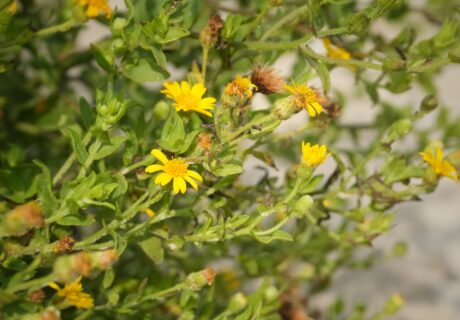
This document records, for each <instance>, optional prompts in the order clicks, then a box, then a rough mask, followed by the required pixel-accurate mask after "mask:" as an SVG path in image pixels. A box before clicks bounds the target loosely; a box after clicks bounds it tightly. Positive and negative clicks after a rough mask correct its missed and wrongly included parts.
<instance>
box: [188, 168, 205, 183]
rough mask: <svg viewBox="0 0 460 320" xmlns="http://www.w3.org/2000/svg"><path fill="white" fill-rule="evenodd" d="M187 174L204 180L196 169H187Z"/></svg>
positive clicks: (201, 180)
mask: <svg viewBox="0 0 460 320" xmlns="http://www.w3.org/2000/svg"><path fill="white" fill-rule="evenodd" d="M187 175H188V176H190V177H192V178H194V179H196V180H198V181H200V182H203V177H201V175H200V174H199V173H198V172H196V171H193V170H187Z"/></svg>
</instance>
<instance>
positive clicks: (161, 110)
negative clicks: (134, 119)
mask: <svg viewBox="0 0 460 320" xmlns="http://www.w3.org/2000/svg"><path fill="white" fill-rule="evenodd" d="M170 110H171V107H170V106H169V104H168V103H166V102H165V101H163V100H160V101H159V102H157V103H156V104H155V106H154V107H153V116H154V117H155V119H158V120H166V118H167V117H168V114H169V111H170Z"/></svg>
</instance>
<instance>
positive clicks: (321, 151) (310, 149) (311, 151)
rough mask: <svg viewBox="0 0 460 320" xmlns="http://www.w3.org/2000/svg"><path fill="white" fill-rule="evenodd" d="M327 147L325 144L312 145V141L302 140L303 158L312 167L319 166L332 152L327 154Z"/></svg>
mask: <svg viewBox="0 0 460 320" xmlns="http://www.w3.org/2000/svg"><path fill="white" fill-rule="evenodd" d="M326 152H327V148H326V146H325V145H321V146H320V145H318V144H315V145H314V146H310V143H307V144H305V143H304V142H302V160H303V161H304V162H305V163H307V164H308V165H309V166H311V167H316V166H319V165H320V164H321V163H323V162H324V160H326V159H327V158H328V157H329V156H330V154H329V153H328V154H326Z"/></svg>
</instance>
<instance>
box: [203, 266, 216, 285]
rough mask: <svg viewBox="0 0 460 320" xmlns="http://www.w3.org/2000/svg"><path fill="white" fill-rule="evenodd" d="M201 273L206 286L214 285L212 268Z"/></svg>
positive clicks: (214, 275) (214, 273)
mask: <svg viewBox="0 0 460 320" xmlns="http://www.w3.org/2000/svg"><path fill="white" fill-rule="evenodd" d="M201 273H202V274H203V276H204V278H205V279H206V281H207V282H208V285H212V284H213V283H214V279H215V278H216V270H214V269H212V268H206V269H204V270H203V271H201Z"/></svg>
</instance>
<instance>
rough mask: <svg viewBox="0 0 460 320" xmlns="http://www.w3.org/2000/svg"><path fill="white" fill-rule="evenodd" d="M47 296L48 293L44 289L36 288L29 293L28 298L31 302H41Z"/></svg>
mask: <svg viewBox="0 0 460 320" xmlns="http://www.w3.org/2000/svg"><path fill="white" fill-rule="evenodd" d="M45 298H46V295H45V292H44V291H43V290H36V291H33V292H31V293H30V294H29V296H28V297H27V300H29V301H31V302H36V303H41V302H43V300H45Z"/></svg>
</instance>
